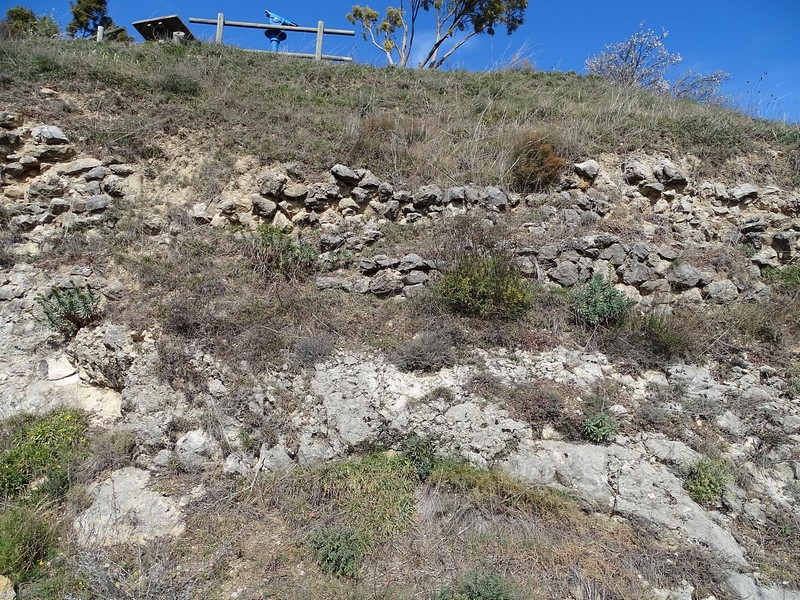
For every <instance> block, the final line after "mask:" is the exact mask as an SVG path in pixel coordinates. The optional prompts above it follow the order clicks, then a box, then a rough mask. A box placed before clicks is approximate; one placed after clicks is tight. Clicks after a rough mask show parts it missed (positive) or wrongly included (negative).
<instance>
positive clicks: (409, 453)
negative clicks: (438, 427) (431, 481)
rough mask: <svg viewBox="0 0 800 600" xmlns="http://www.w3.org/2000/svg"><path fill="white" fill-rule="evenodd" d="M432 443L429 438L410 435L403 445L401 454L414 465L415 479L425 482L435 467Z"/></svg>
mask: <svg viewBox="0 0 800 600" xmlns="http://www.w3.org/2000/svg"><path fill="white" fill-rule="evenodd" d="M434 449H435V447H434V443H433V440H432V439H431V438H429V437H423V436H420V435H417V434H416V433H415V434H412V435H411V436H409V437H408V439H407V440H406V441H405V443H404V444H403V454H404V455H405V457H406V458H407V459H408V460H409V461H411V464H412V465H414V469H415V470H416V472H417V477H418V478H419V480H420V481H425V480H426V479H428V476H429V475H430V474H431V472H432V471H433V468H434V467H435V466H436V455H435V454H434Z"/></svg>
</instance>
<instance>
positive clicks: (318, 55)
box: [189, 13, 356, 62]
mask: <svg viewBox="0 0 800 600" xmlns="http://www.w3.org/2000/svg"><path fill="white" fill-rule="evenodd" d="M189 22H190V23H198V24H200V25H216V27H217V36H216V43H217V44H221V43H222V30H223V29H224V28H225V27H244V28H247V29H263V30H265V31H267V30H272V31H274V30H277V31H288V32H292V31H294V32H297V33H315V34H317V46H316V52H315V53H314V54H304V53H300V52H286V53H284V54H286V55H287V56H295V57H298V58H313V59H314V60H335V61H341V62H352V60H353V59H352V57H350V56H332V55H328V54H323V53H322V38H323V36H324V35H347V36H354V35H355V34H356V32H355V31H351V30H349V29H325V23H324V22H323V21H319V22H318V23H317V26H316V27H292V26H288V25H271V24H269V25H268V24H266V23H247V22H245V21H226V20H225V15H224V14H223V13H219V14H218V15H217V18H216V19H197V18H194V17H192V18H190V19H189Z"/></svg>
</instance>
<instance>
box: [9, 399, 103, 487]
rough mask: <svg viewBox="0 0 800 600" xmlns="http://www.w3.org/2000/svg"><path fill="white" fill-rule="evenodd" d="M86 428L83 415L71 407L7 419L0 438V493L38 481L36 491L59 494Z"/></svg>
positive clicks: (82, 447)
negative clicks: (44, 414) (42, 414)
mask: <svg viewBox="0 0 800 600" xmlns="http://www.w3.org/2000/svg"><path fill="white" fill-rule="evenodd" d="M86 428H87V424H86V416H85V415H84V414H83V413H82V412H80V411H78V410H74V409H58V410H55V411H53V412H51V413H50V414H48V415H46V416H44V417H38V418H30V417H29V418H22V419H19V418H18V419H15V420H13V421H11V422H7V423H6V424H5V427H4V428H3V429H4V431H3V434H2V437H0V450H1V451H0V494H2V495H4V496H7V497H12V496H16V495H18V494H20V493H22V492H24V491H25V490H26V489H27V488H28V486H30V485H31V484H32V483H33V482H34V481H38V484H37V487H36V493H37V494H39V495H44V496H48V497H51V498H58V497H61V496H62V495H63V494H64V493H65V492H66V491H67V489H68V488H69V484H70V482H71V481H72V478H73V477H74V467H75V463H76V462H77V461H78V460H79V459H80V458H81V457H82V456H83V455H84V453H85V451H86V446H87V440H86V438H85V437H84V436H85V434H86Z"/></svg>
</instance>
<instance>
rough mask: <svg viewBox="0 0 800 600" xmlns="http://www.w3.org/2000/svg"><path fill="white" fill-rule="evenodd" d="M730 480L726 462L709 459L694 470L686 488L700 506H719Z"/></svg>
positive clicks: (687, 480) (701, 462) (685, 485)
mask: <svg viewBox="0 0 800 600" xmlns="http://www.w3.org/2000/svg"><path fill="white" fill-rule="evenodd" d="M729 478H730V469H729V467H728V465H727V464H726V463H725V461H723V460H720V459H717V458H707V459H705V460H702V461H700V462H699V463H697V465H695V466H694V467H693V468H692V470H691V471H690V472H689V477H688V478H687V479H686V483H685V484H684V487H685V488H686V491H687V492H689V496H690V497H691V499H692V500H694V501H695V502H697V503H698V504H718V503H719V502H720V500H722V494H723V493H724V492H725V486H726V485H727V484H728V480H729Z"/></svg>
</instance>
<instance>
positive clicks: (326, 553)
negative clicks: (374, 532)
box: [308, 527, 371, 579]
mask: <svg viewBox="0 0 800 600" xmlns="http://www.w3.org/2000/svg"><path fill="white" fill-rule="evenodd" d="M308 543H309V545H310V546H311V549H312V551H313V552H314V557H315V558H316V561H317V564H318V565H319V567H320V569H322V572H323V573H328V574H330V575H336V576H337V577H349V578H351V579H355V578H356V577H358V572H359V571H360V570H361V563H362V561H363V560H364V555H365V554H366V552H367V551H368V549H369V547H370V545H371V540H370V539H369V537H368V536H367V535H366V534H365V533H364V532H363V531H361V530H359V529H355V528H352V527H326V528H324V529H319V530H317V531H314V532H313V533H311V534H310V535H309V536H308Z"/></svg>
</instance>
